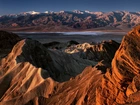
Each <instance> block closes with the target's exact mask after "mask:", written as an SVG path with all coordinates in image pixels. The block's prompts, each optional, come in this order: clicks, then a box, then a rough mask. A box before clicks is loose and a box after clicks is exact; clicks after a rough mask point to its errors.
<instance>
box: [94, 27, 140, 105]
mask: <svg viewBox="0 0 140 105" xmlns="http://www.w3.org/2000/svg"><path fill="white" fill-rule="evenodd" d="M139 41H140V26H137V27H135V28H134V29H133V30H132V31H130V32H129V33H128V34H127V35H126V36H125V37H124V38H123V40H122V43H121V45H120V47H119V49H118V50H117V52H116V54H115V57H114V58H113V61H112V68H111V69H108V71H107V73H106V74H105V75H104V77H103V78H102V85H101V86H100V88H98V89H97V96H96V104H97V105H106V104H107V105H117V104H134V105H135V103H137V104H136V105H138V104H140V94H139V92H140V88H139V87H140V78H139V76H140V65H139V62H140V59H139V58H140V54H139V52H140V44H139Z"/></svg>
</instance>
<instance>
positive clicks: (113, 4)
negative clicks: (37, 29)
mask: <svg viewBox="0 0 140 105" xmlns="http://www.w3.org/2000/svg"><path fill="white" fill-rule="evenodd" d="M61 10H66V11H72V10H89V11H94V12H96V11H101V12H109V11H118V10H122V11H124V10H125V11H131V12H138V11H140V0H0V15H5V14H17V13H21V12H27V11H37V12H44V11H55V12H58V11H61Z"/></svg>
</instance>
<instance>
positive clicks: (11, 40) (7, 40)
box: [0, 30, 21, 59]
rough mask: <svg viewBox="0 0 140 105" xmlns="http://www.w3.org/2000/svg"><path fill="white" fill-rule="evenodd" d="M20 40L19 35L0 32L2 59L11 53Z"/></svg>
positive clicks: (0, 54) (0, 53)
mask: <svg viewBox="0 0 140 105" xmlns="http://www.w3.org/2000/svg"><path fill="white" fill-rule="evenodd" d="M20 40H21V38H20V37H19V36H18V35H16V34H13V33H9V32H6V31H1V30H0V59H1V58H3V57H5V56H6V55H7V54H8V53H10V51H11V50H12V48H13V46H14V45H15V44H16V43H17V42H18V41H20Z"/></svg>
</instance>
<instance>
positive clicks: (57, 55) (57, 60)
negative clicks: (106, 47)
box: [1, 39, 97, 82]
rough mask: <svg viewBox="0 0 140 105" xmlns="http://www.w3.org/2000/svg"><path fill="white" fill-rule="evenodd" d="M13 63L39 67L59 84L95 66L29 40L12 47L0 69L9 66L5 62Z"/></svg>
mask: <svg viewBox="0 0 140 105" xmlns="http://www.w3.org/2000/svg"><path fill="white" fill-rule="evenodd" d="M18 49H20V52H18V51H19V50H18ZM17 54H18V55H17ZM14 60H16V61H14ZM13 61H14V62H15V63H17V64H18V63H22V62H29V63H31V64H32V65H34V66H35V67H37V68H38V67H40V68H42V69H44V70H46V71H47V72H48V75H49V76H50V77H51V78H53V79H54V80H56V81H59V82H60V81H66V80H69V79H70V78H71V77H74V76H76V75H77V74H79V73H81V72H82V71H83V69H84V68H85V67H86V66H88V65H95V64H97V62H94V61H89V60H84V59H81V58H78V57H75V56H73V55H69V54H66V53H63V52H61V51H58V50H51V49H50V50H49V49H47V48H45V47H44V46H43V45H42V44H41V43H39V42H38V41H34V40H30V39H25V40H22V41H20V42H19V43H17V44H16V45H15V46H14V48H13V50H12V52H11V53H10V54H9V55H8V56H7V57H6V58H5V59H3V60H2V64H1V65H2V68H4V67H5V66H8V67H9V65H10V64H9V63H8V64H9V65H7V63H6V62H13ZM5 64H6V65H5ZM3 65H5V66H3Z"/></svg>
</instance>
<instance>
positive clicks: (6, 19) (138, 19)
mask: <svg viewBox="0 0 140 105" xmlns="http://www.w3.org/2000/svg"><path fill="white" fill-rule="evenodd" d="M139 23H140V12H127V11H112V12H90V11H79V10H74V11H60V12H53V11H46V12H44V13H40V12H35V11H29V12H23V13H19V14H9V15H3V16H0V29H1V30H2V29H3V30H9V31H73V30H74V31H81V30H128V29H130V28H132V27H134V26H136V25H138V24H139Z"/></svg>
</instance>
